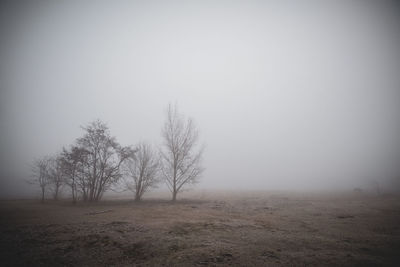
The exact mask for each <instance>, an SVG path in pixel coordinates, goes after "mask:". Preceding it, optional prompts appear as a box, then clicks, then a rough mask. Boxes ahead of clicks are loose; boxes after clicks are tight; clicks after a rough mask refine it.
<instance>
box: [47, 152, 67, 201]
mask: <svg viewBox="0 0 400 267" xmlns="http://www.w3.org/2000/svg"><path fill="white" fill-rule="evenodd" d="M48 163H49V164H48V179H49V185H51V187H52V191H53V198H54V200H58V197H59V194H60V191H61V188H62V186H63V185H64V170H63V166H62V158H61V156H54V157H51V158H50V159H49V161H48Z"/></svg>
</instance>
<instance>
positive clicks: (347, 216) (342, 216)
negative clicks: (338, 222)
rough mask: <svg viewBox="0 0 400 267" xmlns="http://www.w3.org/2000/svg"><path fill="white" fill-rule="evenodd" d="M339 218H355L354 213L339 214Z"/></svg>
mask: <svg viewBox="0 0 400 267" xmlns="http://www.w3.org/2000/svg"><path fill="white" fill-rule="evenodd" d="M336 218H338V219H348V218H354V216H353V215H338V216H336Z"/></svg>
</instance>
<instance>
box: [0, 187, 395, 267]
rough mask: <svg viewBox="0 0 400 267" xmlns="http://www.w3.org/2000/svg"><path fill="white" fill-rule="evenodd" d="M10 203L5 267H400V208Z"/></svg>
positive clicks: (269, 202) (282, 197)
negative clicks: (281, 266) (20, 266)
mask: <svg viewBox="0 0 400 267" xmlns="http://www.w3.org/2000/svg"><path fill="white" fill-rule="evenodd" d="M186 197H191V198H190V199H182V200H180V201H178V202H177V203H175V204H172V203H170V202H168V201H166V200H159V199H147V200H145V201H144V202H143V203H134V202H132V201H128V200H113V201H111V200H109V201H103V202H100V203H95V204H89V205H88V204H78V205H76V206H73V205H72V204H70V203H68V202H47V203H45V204H40V203H39V202H37V201H2V202H0V212H1V213H0V214H1V217H0V225H1V241H0V246H1V247H0V248H1V253H0V257H1V259H0V260H1V265H2V266H16V265H23V266H40V265H41V266H77V265H78V266H132V265H136V266H161V265H164V266H219V265H220V266H265V265H268V266H274V265H284V266H292V265H293V266H305V265H308V266H310V265H311V266H370V265H372V266H391V265H392V266H396V265H397V266H398V265H399V264H400V256H398V255H397V254H399V251H400V224H399V222H400V201H399V200H400V199H399V198H398V197H396V196H385V197H374V196H366V195H360V194H347V195H346V194H330V195H318V194H299V193H297V194H289V193H271V192H247V193H240V192H236V193H232V192H214V193H210V192H208V193H204V192H203V193H202V194H197V195H196V194H194V193H193V194H192V195H191V196H190V195H186Z"/></svg>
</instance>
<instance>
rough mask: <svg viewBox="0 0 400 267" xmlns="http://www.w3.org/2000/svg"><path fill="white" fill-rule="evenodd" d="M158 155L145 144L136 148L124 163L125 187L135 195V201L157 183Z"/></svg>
mask: <svg viewBox="0 0 400 267" xmlns="http://www.w3.org/2000/svg"><path fill="white" fill-rule="evenodd" d="M159 166H160V165H159V159H158V155H157V154H156V153H155V152H154V150H153V148H152V147H151V146H150V145H149V144H147V143H140V144H138V145H137V146H136V149H135V154H133V155H132V156H131V157H129V158H128V159H127V160H126V161H125V163H124V170H125V184H126V187H127V188H128V189H129V190H130V191H132V192H133V193H134V195H135V201H140V199H141V198H142V196H143V194H144V193H145V192H146V191H148V190H149V189H150V188H151V187H155V186H156V184H157V183H158V182H159V179H158V177H157V175H158V172H159Z"/></svg>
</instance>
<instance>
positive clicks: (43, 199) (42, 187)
mask: <svg viewBox="0 0 400 267" xmlns="http://www.w3.org/2000/svg"><path fill="white" fill-rule="evenodd" d="M43 202H44V188H43V187H42V203H43Z"/></svg>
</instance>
